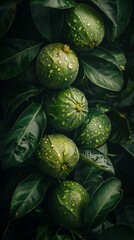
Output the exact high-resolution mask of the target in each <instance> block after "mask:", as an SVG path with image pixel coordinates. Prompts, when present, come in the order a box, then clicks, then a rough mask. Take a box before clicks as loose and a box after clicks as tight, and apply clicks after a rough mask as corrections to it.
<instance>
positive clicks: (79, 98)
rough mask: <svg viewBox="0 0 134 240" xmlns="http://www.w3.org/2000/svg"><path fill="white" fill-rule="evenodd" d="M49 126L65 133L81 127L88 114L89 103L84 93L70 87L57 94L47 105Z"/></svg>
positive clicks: (49, 99)
mask: <svg viewBox="0 0 134 240" xmlns="http://www.w3.org/2000/svg"><path fill="white" fill-rule="evenodd" d="M45 107H46V115H47V119H48V124H49V125H50V126H51V127H52V128H54V129H56V130H60V131H63V132H69V131H72V130H74V129H76V128H77V127H79V126H80V125H81V124H82V123H83V121H84V120H85V118H86V116H87V113H88V102H87V99H86V97H85V95H84V93H83V92H82V91H80V90H79V89H77V88H74V87H68V88H66V89H62V90H60V91H58V92H56V93H55V94H54V95H53V96H52V97H50V98H48V100H47V101H46V103H45Z"/></svg>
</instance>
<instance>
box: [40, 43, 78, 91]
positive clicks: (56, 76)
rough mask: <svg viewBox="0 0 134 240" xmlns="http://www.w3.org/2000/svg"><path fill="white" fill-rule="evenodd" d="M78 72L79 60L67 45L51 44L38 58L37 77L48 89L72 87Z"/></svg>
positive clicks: (42, 50)
mask: <svg viewBox="0 0 134 240" xmlns="http://www.w3.org/2000/svg"><path fill="white" fill-rule="evenodd" d="M78 71H79V61H78V58H77V56H76V54H75V52H74V51H73V50H71V49H70V47H69V45H67V44H63V43H51V44H49V45H47V46H45V47H43V48H42V49H41V51H40V53H39V55H38V57H37V62H36V73H37V77H38V79H39V81H40V82H41V83H42V84H43V85H44V86H45V87H46V88H50V89H61V88H65V87H67V86H69V85H71V84H72V83H73V82H74V80H75V79H76V77H77V74H78Z"/></svg>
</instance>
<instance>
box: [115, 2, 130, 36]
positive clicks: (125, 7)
mask: <svg viewBox="0 0 134 240" xmlns="http://www.w3.org/2000/svg"><path fill="white" fill-rule="evenodd" d="M116 2H117V3H116V4H117V25H116V26H115V27H114V30H113V38H118V37H119V36H120V34H121V33H122V32H123V31H124V29H125V28H126V26H127V24H128V22H129V19H130V16H131V11H132V1H131V0H124V1H122V0H117V1H116Z"/></svg>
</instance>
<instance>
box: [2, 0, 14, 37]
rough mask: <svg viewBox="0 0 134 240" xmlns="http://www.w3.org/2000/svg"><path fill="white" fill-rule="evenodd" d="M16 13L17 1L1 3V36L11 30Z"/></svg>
mask: <svg viewBox="0 0 134 240" xmlns="http://www.w3.org/2000/svg"><path fill="white" fill-rule="evenodd" d="M15 14H16V3H15V1H11V2H6V3H5V2H3V3H2V4H1V5H0V38H2V37H3V36H4V35H5V33H6V32H7V31H8V30H9V28H10V26H11V25H12V22H13V20H14V17H15Z"/></svg>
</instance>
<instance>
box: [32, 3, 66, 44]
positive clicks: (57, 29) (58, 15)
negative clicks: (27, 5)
mask: <svg viewBox="0 0 134 240" xmlns="http://www.w3.org/2000/svg"><path fill="white" fill-rule="evenodd" d="M31 13H32V18H33V21H34V24H35V26H36V28H37V30H38V31H39V32H40V34H41V36H42V37H44V38H46V39H47V40H49V41H57V40H58V38H59V36H60V34H61V31H62V28H63V20H64V13H63V11H62V10H59V9H52V8H48V7H45V6H44V5H42V4H41V5H39V6H35V5H31ZM55 19H56V21H55ZM42 23H43V24H42Z"/></svg>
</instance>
